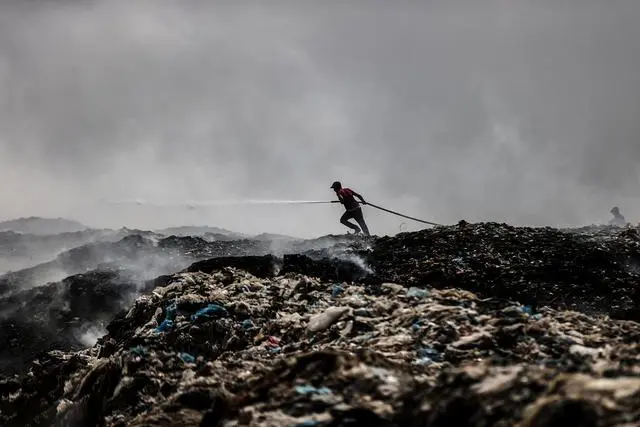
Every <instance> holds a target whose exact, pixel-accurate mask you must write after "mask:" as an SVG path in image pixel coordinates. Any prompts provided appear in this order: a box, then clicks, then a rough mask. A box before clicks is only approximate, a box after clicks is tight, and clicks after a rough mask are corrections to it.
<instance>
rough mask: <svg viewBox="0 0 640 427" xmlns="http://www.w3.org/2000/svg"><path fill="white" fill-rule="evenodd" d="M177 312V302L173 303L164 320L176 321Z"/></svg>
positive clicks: (168, 308)
mask: <svg viewBox="0 0 640 427" xmlns="http://www.w3.org/2000/svg"><path fill="white" fill-rule="evenodd" d="M177 310H178V306H177V305H176V303H175V302H174V303H172V304H171V305H170V306H168V307H167V309H166V314H165V316H164V318H165V319H167V320H175V319H176V311H177Z"/></svg>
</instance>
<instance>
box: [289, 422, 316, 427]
mask: <svg viewBox="0 0 640 427" xmlns="http://www.w3.org/2000/svg"><path fill="white" fill-rule="evenodd" d="M320 424H321V422H320V421H315V420H307V421H303V422H301V423H298V424H294V425H293V427H314V426H319V425H320Z"/></svg>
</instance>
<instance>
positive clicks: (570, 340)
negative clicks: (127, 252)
mask: <svg viewBox="0 0 640 427" xmlns="http://www.w3.org/2000/svg"><path fill="white" fill-rule="evenodd" d="M107 329H108V334H107V335H105V336H104V337H103V338H101V339H100V340H99V341H98V343H97V344H96V345H95V346H94V347H92V348H90V349H87V350H83V351H79V352H76V353H63V352H51V353H48V354H46V355H43V357H41V358H40V359H39V360H38V361H37V362H35V363H34V364H33V365H32V366H31V367H30V369H29V372H28V373H27V374H26V375H23V376H20V377H19V376H15V377H12V378H5V379H4V380H2V381H0V413H1V415H0V423H2V425H4V426H49V425H55V426H63V425H65V426H67V425H78V426H80V425H82V426H98V425H100V426H169V425H175V426H216V425H219V426H258V425H259V426H347V425H365V423H367V424H370V425H375V426H407V425H408V426H418V425H420V426H450V425H470V426H490V425H493V426H511V425H521V426H556V425H564V424H560V423H567V422H569V423H571V425H594V426H595V425H597V426H600V425H636V424H637V423H638V422H640V375H639V374H640V369H639V368H640V344H639V343H640V327H639V325H638V324H637V323H634V322H629V321H620V320H612V319H610V318H608V317H604V316H596V317H594V316H587V315H585V314H582V313H579V312H573V311H555V310H553V309H549V308H545V309H541V310H540V311H539V312H535V311H533V310H532V309H531V307H529V306H523V305H520V304H516V303H509V302H505V301H496V300H492V299H481V298H478V297H477V296H476V295H475V294H473V293H471V292H468V291H465V290H460V289H442V290H437V289H428V288H416V287H406V286H402V285H400V284H394V283H385V284H381V285H380V286H378V287H376V289H372V287H371V286H368V285H362V284H355V283H328V282H322V281H320V280H318V279H316V278H311V277H308V276H304V275H299V274H295V273H289V274H286V275H284V276H281V277H276V278H257V277H255V276H253V275H251V274H249V273H246V272H244V271H242V270H238V269H235V268H226V267H225V268H222V269H220V270H218V271H215V272H212V273H211V274H208V273H202V272H193V273H189V272H185V273H179V274H175V275H172V276H171V278H170V280H169V281H167V283H166V284H165V285H164V286H160V287H157V288H155V289H154V290H153V291H152V292H151V293H150V294H148V295H145V296H141V297H139V298H138V299H137V300H136V301H135V302H134V303H133V304H132V306H131V308H130V309H129V310H128V311H127V312H124V313H122V314H121V315H120V316H119V317H118V318H116V319H115V320H114V321H113V322H112V323H111V324H109V326H108V327H107ZM576 423H577V424H576Z"/></svg>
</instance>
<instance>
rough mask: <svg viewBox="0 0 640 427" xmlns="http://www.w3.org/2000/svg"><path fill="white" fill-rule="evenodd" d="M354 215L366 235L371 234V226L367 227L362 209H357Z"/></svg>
mask: <svg viewBox="0 0 640 427" xmlns="http://www.w3.org/2000/svg"><path fill="white" fill-rule="evenodd" d="M353 217H354V219H355V220H356V222H357V223H358V225H360V228H362V231H363V232H364V234H365V236H370V235H371V234H370V233H369V227H367V223H366V222H365V220H364V215H363V214H362V209H357V210H356V211H355V212H354V214H353Z"/></svg>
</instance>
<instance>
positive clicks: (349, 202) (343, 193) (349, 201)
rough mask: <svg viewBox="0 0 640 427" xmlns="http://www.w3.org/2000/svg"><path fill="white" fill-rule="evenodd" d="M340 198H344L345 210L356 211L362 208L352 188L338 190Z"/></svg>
mask: <svg viewBox="0 0 640 427" xmlns="http://www.w3.org/2000/svg"><path fill="white" fill-rule="evenodd" d="M338 196H339V197H341V198H342V203H343V204H344V207H345V209H347V210H350V209H355V208H357V207H358V206H360V205H359V204H358V202H357V200H356V198H355V197H353V190H351V189H350V188H342V189H340V190H338Z"/></svg>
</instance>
